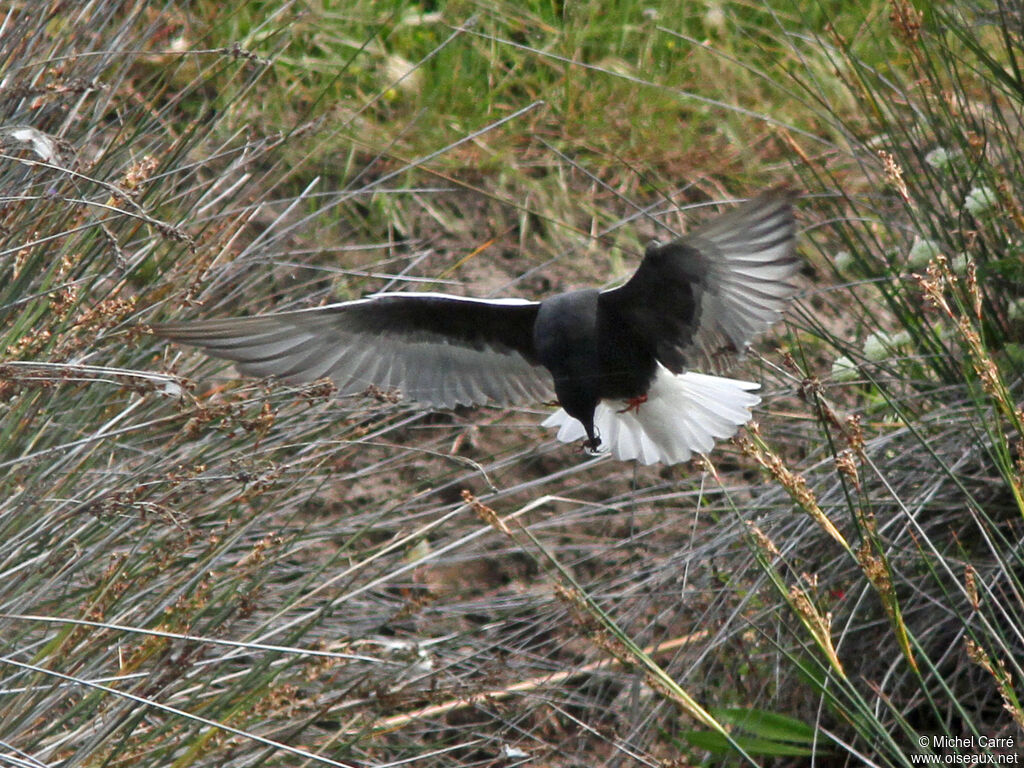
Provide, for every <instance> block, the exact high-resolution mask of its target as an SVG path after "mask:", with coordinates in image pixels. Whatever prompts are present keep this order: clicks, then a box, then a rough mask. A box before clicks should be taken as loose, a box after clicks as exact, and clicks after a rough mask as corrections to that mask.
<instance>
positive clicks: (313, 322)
mask: <svg viewBox="0 0 1024 768" xmlns="http://www.w3.org/2000/svg"><path fill="white" fill-rule="evenodd" d="M536 312H537V303H536V302H529V301H523V300H516V299H499V300H472V299H463V298H461V297H456V296H447V295H445V294H422V293H420V294H415V293H407V294H380V295H378V296H375V297H371V298H368V299H359V300H357V301H350V302H343V303H340V304H332V305H329V306H325V307H317V308H313V309H304V310H299V311H296V312H280V313H276V314H269V315H259V316H257V317H246V318H236V319H227V320H203V321H197V322H187V323H162V324H159V325H155V326H153V331H154V333H156V334H158V335H160V336H164V337H166V338H168V339H172V340H174V341H177V342H181V343H184V344H191V345H193V346H197V347H200V348H201V349H203V350H205V351H206V352H208V353H210V354H211V355H214V356H215V357H221V358H225V359H228V360H233V361H235V362H236V364H237V366H238V368H239V369H240V370H241V371H242V372H243V373H246V374H250V375H255V376H276V377H278V378H281V379H285V380H288V381H296V382H309V381H314V380H316V379H319V378H322V377H328V378H330V379H331V380H332V381H333V382H334V383H335V384H336V385H337V386H338V388H339V390H340V391H341V393H342V394H357V393H359V392H362V391H364V390H366V389H367V388H368V387H370V386H371V385H373V386H376V387H380V388H382V389H397V390H399V392H400V393H401V394H402V396H403V397H405V398H408V399H411V400H415V401H417V402H420V403H423V404H424V405H427V406H430V407H433V408H451V407H454V406H456V405H476V404H482V403H486V402H496V403H500V404H512V403H522V402H527V401H533V402H537V401H546V400H551V399H552V398H553V397H554V388H553V382H552V380H551V376H550V374H549V373H548V372H547V370H546V369H545V368H544V367H543V366H541V365H540V364H539V363H538V362H537V361H536V360H535V359H534V358H533V353H532V350H533V342H532V328H533V320H534V318H535V317H536ZM496 319H497V320H498V322H495V320H496Z"/></svg>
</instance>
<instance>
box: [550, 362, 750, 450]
mask: <svg viewBox="0 0 1024 768" xmlns="http://www.w3.org/2000/svg"><path fill="white" fill-rule="evenodd" d="M759 387H760V385H759V384H755V383H753V382H750V381H740V380H738V379H726V378H723V377H721V376H707V375H705V374H703V373H693V372H687V373H682V374H678V375H677V374H674V373H672V372H671V371H669V370H668V369H667V368H665V367H664V366H663V365H661V364H660V363H659V364H658V371H657V373H656V374H655V377H654V381H653V382H652V383H651V388H650V389H649V390H648V392H647V401H646V402H644V403H641V404H640V406H639V407H638V408H635V409H631V410H629V411H626V410H625V409H626V406H627V403H626V402H625V401H624V400H602V401H601V402H600V403H599V404H598V406H597V410H596V411H595V413H594V426H595V427H596V428H597V432H598V436H599V437H600V438H601V450H609V451H611V453H612V455H614V456H615V458H616V459H619V460H621V461H629V460H631V459H636V460H637V461H639V462H640V463H641V464H655V463H658V462H660V463H662V464H678V463H679V462H683V461H689V460H690V457H691V456H692V455H693V454H694V453H708V452H709V451H710V450H711V449H712V448H713V447H714V445H715V439H719V440H721V439H725V438H729V437H732V436H733V435H734V434H736V430H737V429H739V428H740V427H741V426H742V425H744V424H746V423H747V422H748V421H750V409H751V408H753V407H754V406H755V405H757V404H758V403H759V402H761V398H760V397H758V396H757V395H754V394H751V392H750V390H753V389H758V388H759ZM543 426H545V427H557V428H558V435H557V437H558V439H559V440H561V441H562V442H563V443H572V442H576V441H577V440H582V439H583V438H585V437H586V432H585V431H584V430H583V425H582V424H581V423H580V422H579V421H577V420H576V419H574V418H573V417H572V416H570V415H569V414H567V413H566V412H565V411H564V410H562V409H559V410H558V411H556V412H555V413H553V414H551V416H549V417H548V418H547V419H545V421H544V423H543Z"/></svg>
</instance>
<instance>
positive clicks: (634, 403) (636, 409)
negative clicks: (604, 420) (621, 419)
mask: <svg viewBox="0 0 1024 768" xmlns="http://www.w3.org/2000/svg"><path fill="white" fill-rule="evenodd" d="M646 402H647V395H646V394H644V395H639V396H637V397H631V398H629V400H627V401H626V407H625V408H623V409H622V410H621V411H619V413H629V412H630V411H632V412H633V413H640V406H641V405H643V404H644V403H646Z"/></svg>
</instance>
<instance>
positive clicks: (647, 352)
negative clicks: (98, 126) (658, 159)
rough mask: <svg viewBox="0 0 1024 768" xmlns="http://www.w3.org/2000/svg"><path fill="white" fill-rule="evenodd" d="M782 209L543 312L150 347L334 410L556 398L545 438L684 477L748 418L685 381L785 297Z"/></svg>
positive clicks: (246, 329) (701, 385)
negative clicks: (314, 391) (186, 351)
mask: <svg viewBox="0 0 1024 768" xmlns="http://www.w3.org/2000/svg"><path fill="white" fill-rule="evenodd" d="M791 199H792V195H791V194H790V193H788V192H784V191H775V192H769V193H766V194H764V195H761V196H760V197H758V198H755V199H754V200H752V201H750V202H749V203H747V204H746V205H744V206H741V207H739V208H737V209H735V210H733V211H731V212H729V213H726V214H724V215H722V216H719V217H718V218H716V219H712V220H711V221H710V222H709V223H707V224H705V225H704V226H702V227H699V228H698V229H696V230H695V231H694V232H692V233H691V234H689V235H687V236H685V237H683V238H680V239H678V240H675V241H673V242H670V243H667V244H665V245H661V244H658V243H652V244H651V245H649V246H648V247H647V249H646V251H645V254H644V258H643V261H642V262H641V264H640V266H639V268H638V269H637V271H636V272H635V273H634V275H633V276H632V277H631V278H630V279H629V280H628V281H627V282H626V283H624V284H623V285H621V286H619V287H618V288H614V289H611V290H607V291H599V290H595V289H587V290H578V291H572V292H569V293H564V294H559V295H556V296H552V297H550V298H547V299H545V300H544V301H541V302H533V301H526V300H523V299H468V298H462V297H458V296H450V295H446V294H439V293H397V294H394V293H392V294H380V295H378V296H374V297H370V298H366V299H359V300H357V301H350V302H343V303H340V304H333V305H329V306H325V307H316V308H313V309H306V310H299V311H295V312H282V313H277V314H269V315H258V316H255V317H250V318H239V319H227V320H210V321H199V322H194V323H167V324H162V325H156V326H154V328H153V330H154V332H156V333H157V334H159V335H162V336H165V337H167V338H170V339H173V340H175V341H179V342H183V343H186V344H194V345H196V346H199V347H202V348H203V349H205V350H206V351H207V352H209V353H210V354H212V355H215V356H217V357H223V358H226V359H229V360H234V361H236V362H237V364H238V367H239V368H240V369H241V370H242V371H243V372H246V373H250V374H254V375H258V376H278V377H281V378H284V379H289V380H296V381H312V380H315V379H317V378H320V377H325V376H326V377H330V378H331V379H333V380H334V382H335V383H336V384H337V385H338V387H339V388H340V389H341V392H342V393H343V394H354V393H358V392H361V391H363V390H365V389H366V388H367V387H368V386H370V385H375V386H377V387H383V388H396V389H399V390H400V391H401V393H402V394H403V396H405V397H407V398H409V399H412V400H416V401H419V402H422V403H424V404H426V405H428V406H432V407H439V408H440V407H444V408H447V407H452V406H454V405H458V404H464V405H472V404H479V403H484V402H488V401H494V402H499V403H515V402H524V401H545V400H550V399H551V397H552V395H554V396H556V397H557V398H558V402H559V404H560V405H561V406H562V410H561V411H558V412H556V413H555V414H553V415H552V416H551V417H550V418H548V419H547V420H546V421H545V422H544V423H545V425H546V426H553V427H558V428H559V432H558V437H559V439H560V440H563V441H570V440H576V439H579V438H583V437H586V445H587V447H589V448H591V449H593V450H597V449H598V447H599V446H601V445H602V443H608V444H609V446H610V448H611V450H612V452H613V453H614V454H615V455H616V456H617V457H618V458H620V459H637V460H639V461H641V462H643V463H648V464H649V463H653V462H656V461H661V462H664V463H675V462H678V461H686V460H687V459H689V458H690V455H691V454H692V452H694V451H698V452H707V451H709V450H710V448H711V447H712V445H713V443H714V439H715V438H724V437H728V436H730V435H732V434H733V433H734V432H735V431H736V429H737V428H738V426H739V425H740V424H743V423H745V422H746V421H747V420H749V418H750V408H751V407H753V405H755V404H756V403H757V402H759V398H758V397H757V396H756V395H752V394H750V390H752V389H756V388H757V385H756V384H752V383H750V382H744V381H738V380H735V379H728V378H723V377H719V376H708V375H704V374H699V373H696V372H694V371H692V370H691V368H693V367H694V366H695V365H700V364H704V365H711V366H712V367H713V368H714V367H717V365H718V364H719V363H720V362H721V359H722V358H723V356H728V355H730V354H731V353H736V352H740V351H742V350H743V348H744V347H745V346H746V344H747V343H748V342H749V341H750V340H751V339H752V338H753V336H754V335H756V334H757V333H759V332H760V331H762V330H764V329H765V328H767V327H768V326H769V325H771V323H773V322H774V321H775V320H777V319H778V317H779V316H780V314H781V312H782V310H783V309H784V307H785V305H786V303H787V302H788V300H789V298H790V297H791V296H792V294H793V292H794V288H793V286H792V285H791V284H790V283H789V282H788V281H789V279H790V278H792V277H793V275H795V273H796V271H797V270H798V269H799V261H798V260H797V258H796V257H795V255H794V253H793V245H794V239H795V223H794V220H793V215H792V210H791V205H790V204H791Z"/></svg>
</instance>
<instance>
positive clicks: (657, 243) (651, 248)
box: [644, 240, 662, 256]
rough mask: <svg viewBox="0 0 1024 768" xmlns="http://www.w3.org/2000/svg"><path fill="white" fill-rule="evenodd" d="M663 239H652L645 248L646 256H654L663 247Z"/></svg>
mask: <svg viewBox="0 0 1024 768" xmlns="http://www.w3.org/2000/svg"><path fill="white" fill-rule="evenodd" d="M661 245H662V243H661V240H650V241H648V243H647V247H646V248H644V256H652V255H654V253H655V252H656V251H657V250H658V249H659V248H661Z"/></svg>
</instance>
